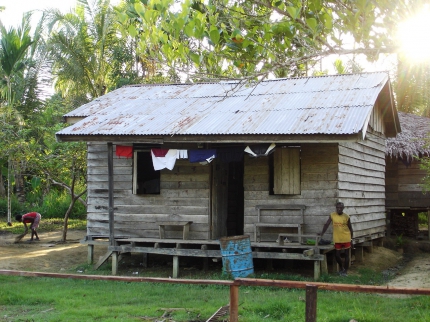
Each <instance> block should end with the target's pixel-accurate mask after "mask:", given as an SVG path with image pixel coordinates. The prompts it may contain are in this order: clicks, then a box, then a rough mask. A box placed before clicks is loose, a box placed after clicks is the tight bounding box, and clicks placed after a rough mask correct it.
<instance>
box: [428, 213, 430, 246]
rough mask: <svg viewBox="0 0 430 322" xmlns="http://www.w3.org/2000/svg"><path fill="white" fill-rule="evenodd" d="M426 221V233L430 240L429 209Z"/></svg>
mask: <svg viewBox="0 0 430 322" xmlns="http://www.w3.org/2000/svg"><path fill="white" fill-rule="evenodd" d="M427 222H428V225H427V232H428V235H429V237H428V238H429V240H430V209H429V210H427Z"/></svg>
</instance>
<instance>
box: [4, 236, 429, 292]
mask: <svg viewBox="0 0 430 322" xmlns="http://www.w3.org/2000/svg"><path fill="white" fill-rule="evenodd" d="M15 236H16V235H13V234H10V233H4V232H1V231H0V269H7V270H28V271H41V272H53V273H55V272H56V273H63V272H72V273H73V272H75V273H76V272H79V267H82V266H85V265H86V261H87V246H86V245H83V244H80V243H79V241H80V240H81V239H83V238H84V237H85V231H82V230H70V231H69V232H68V234H67V236H68V238H67V239H68V241H67V242H66V243H61V242H59V241H60V239H61V231H56V232H44V233H42V234H40V239H41V240H40V241H38V242H32V243H29V242H28V241H26V240H25V238H24V240H23V241H21V242H19V243H16V244H15V243H14V237H15ZM26 237H27V236H26ZM389 242H390V241H389V240H388V241H387V242H386V247H389V246H390V243H389ZM386 247H373V252H371V253H369V252H365V257H364V258H365V260H364V262H363V263H358V262H353V265H352V266H351V269H350V274H354V273H356V272H357V271H358V270H359V269H360V268H362V267H369V268H372V269H374V270H376V271H381V272H384V273H386V274H390V275H392V276H395V277H394V279H393V280H391V281H390V282H389V285H391V286H396V287H414V288H422V287H423V288H430V274H428V271H429V269H430V243H429V242H428V241H421V242H417V241H415V240H411V241H409V243H408V246H407V247H406V248H405V252H404V254H401V253H399V252H398V251H395V250H392V249H389V248H386ZM105 251H106V247H105V246H97V247H95V256H94V258H95V260H97V259H98V258H99V257H100V256H102V255H103V254H104V253H105ZM120 266H121V265H120ZM120 273H121V272H120Z"/></svg>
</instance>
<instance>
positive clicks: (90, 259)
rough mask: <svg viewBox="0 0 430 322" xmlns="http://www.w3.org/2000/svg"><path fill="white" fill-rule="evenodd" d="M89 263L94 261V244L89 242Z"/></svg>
mask: <svg viewBox="0 0 430 322" xmlns="http://www.w3.org/2000/svg"><path fill="white" fill-rule="evenodd" d="M87 261H88V265H92V264H93V262H94V245H90V244H88V257H87Z"/></svg>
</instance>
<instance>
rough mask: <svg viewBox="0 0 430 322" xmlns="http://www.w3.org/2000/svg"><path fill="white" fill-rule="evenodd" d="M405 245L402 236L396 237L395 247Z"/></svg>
mask: <svg viewBox="0 0 430 322" xmlns="http://www.w3.org/2000/svg"><path fill="white" fill-rule="evenodd" d="M404 245H405V240H404V238H403V234H400V235H397V236H396V247H403V246H404Z"/></svg>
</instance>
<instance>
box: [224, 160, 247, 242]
mask: <svg viewBox="0 0 430 322" xmlns="http://www.w3.org/2000/svg"><path fill="white" fill-rule="evenodd" d="M243 204H244V191H243V162H231V163H229V164H228V198H227V236H236V235H243V225H244V205H243Z"/></svg>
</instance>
